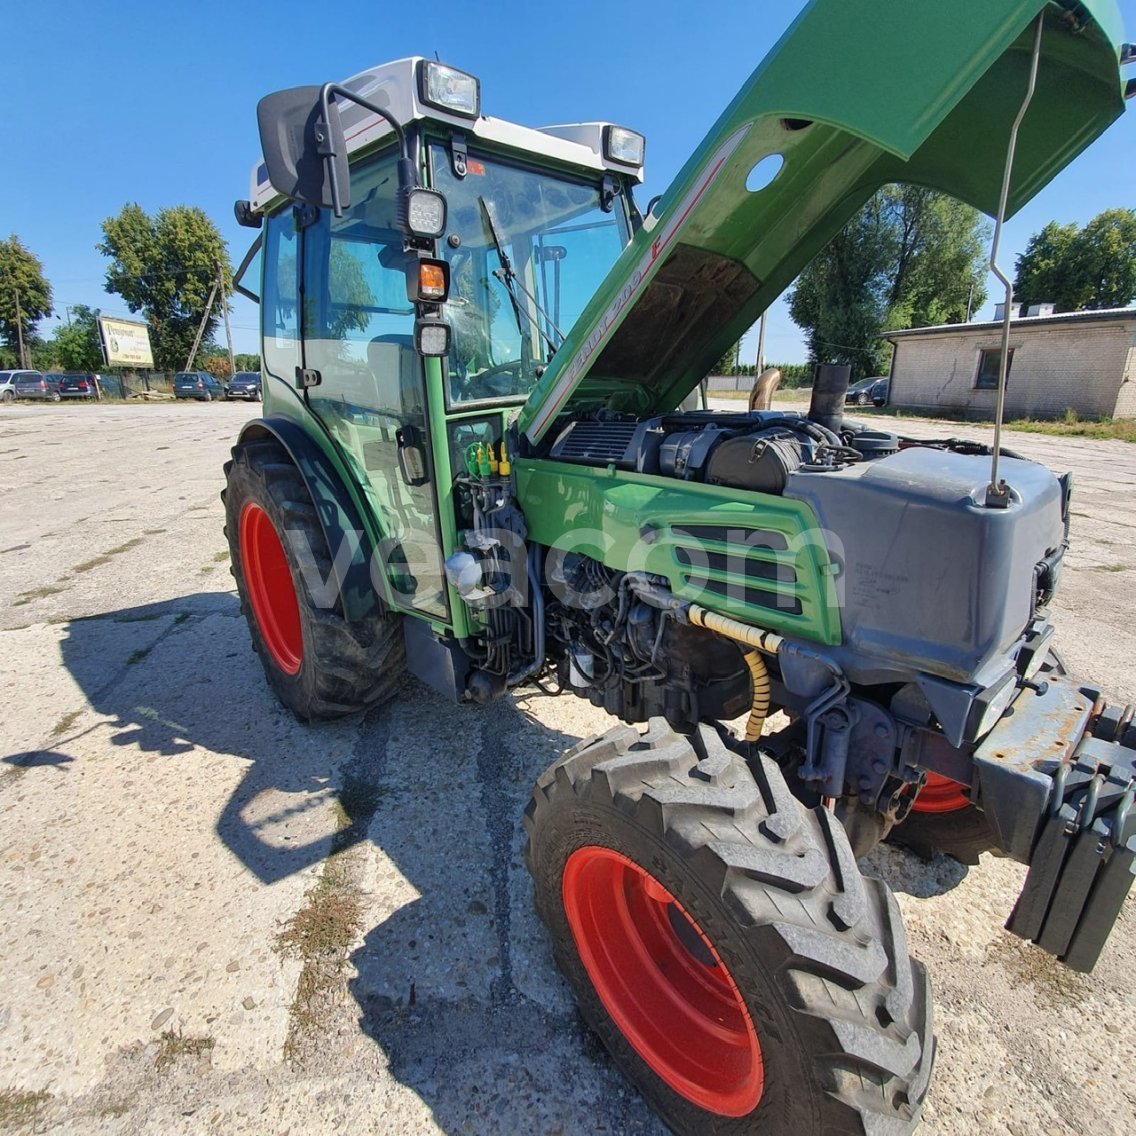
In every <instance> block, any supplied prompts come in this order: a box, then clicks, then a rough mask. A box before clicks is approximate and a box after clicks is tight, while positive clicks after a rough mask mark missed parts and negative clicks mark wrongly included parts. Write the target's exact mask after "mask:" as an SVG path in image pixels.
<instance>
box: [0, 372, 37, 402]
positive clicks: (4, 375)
mask: <svg viewBox="0 0 1136 1136" xmlns="http://www.w3.org/2000/svg"><path fill="white" fill-rule="evenodd" d="M42 378H43V375H41V374H40V373H39V371H0V399H3V400H4V402H14V401H15V400H16V399H17V398H20V397H21V395H20V394H19V392H18V391H17V389H16V384H17V383H18V382H20V381H21V379H27V380H29V381H30V380H31V379H42Z"/></svg>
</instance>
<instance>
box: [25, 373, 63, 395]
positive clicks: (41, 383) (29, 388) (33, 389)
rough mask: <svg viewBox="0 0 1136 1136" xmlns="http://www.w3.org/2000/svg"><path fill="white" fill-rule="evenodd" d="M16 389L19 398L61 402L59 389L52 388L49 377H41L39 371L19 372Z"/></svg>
mask: <svg viewBox="0 0 1136 1136" xmlns="http://www.w3.org/2000/svg"><path fill="white" fill-rule="evenodd" d="M15 388H16V397H17V398H38V399H45V400H50V401H51V402H58V401H59V391H58V389H57V388H56V387H54V386H52V385H51V383H49V382H48V381H47V376H46V375H41V374H40V373H39V371H17V372H16V380H15Z"/></svg>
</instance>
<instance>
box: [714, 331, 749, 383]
mask: <svg viewBox="0 0 1136 1136" xmlns="http://www.w3.org/2000/svg"><path fill="white" fill-rule="evenodd" d="M741 346H742V341H741V340H740V339H739V340H738V341H737V343H735V344H734V345H733V347H731V348H730V349H729V350H728V351H727V352H726V353H725V354H724V355H723V356H722V358H721V359H719V360H718V362H717V363H715V364H714V370H713V371H711V372H710V373H711V374H712V375H733V374H735V373H736V372H737V369H738V353H739V352H740V350H741Z"/></svg>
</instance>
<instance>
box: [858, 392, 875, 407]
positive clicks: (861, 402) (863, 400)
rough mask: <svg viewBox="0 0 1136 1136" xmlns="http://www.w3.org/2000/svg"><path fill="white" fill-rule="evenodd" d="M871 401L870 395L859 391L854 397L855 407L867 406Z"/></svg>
mask: <svg viewBox="0 0 1136 1136" xmlns="http://www.w3.org/2000/svg"><path fill="white" fill-rule="evenodd" d="M871 401H872V396H871V395H870V394H868V392H867V391H860V393H859V394H858V395H856V405H857V406H867V405H868V403H870V402H871Z"/></svg>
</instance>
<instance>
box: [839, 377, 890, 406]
mask: <svg viewBox="0 0 1136 1136" xmlns="http://www.w3.org/2000/svg"><path fill="white" fill-rule="evenodd" d="M879 382H884V383H886V382H887V379H881V378H880V376H879V375H873V376H872V377H871V378H870V379H861V380H860V381H859V382H858V383H853V384H852V385H851V386H850V387H849V388H848V393H847V394H846V395H845V396H844V402H845V404H846V405H848V406H868V405H869V404H870V403H871V401H872V391H873V389H874V388H875V385H876V383H879Z"/></svg>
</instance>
